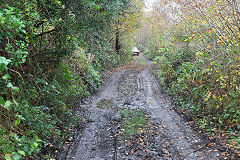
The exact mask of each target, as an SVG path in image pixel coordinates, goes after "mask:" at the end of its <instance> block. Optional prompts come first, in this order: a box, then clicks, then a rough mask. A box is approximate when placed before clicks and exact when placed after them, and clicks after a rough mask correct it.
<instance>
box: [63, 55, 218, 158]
mask: <svg viewBox="0 0 240 160" xmlns="http://www.w3.org/2000/svg"><path fill="white" fill-rule="evenodd" d="M142 58H143V57H142ZM135 61H137V59H135ZM139 65H140V64H139ZM139 67H141V66H139ZM150 68H151V63H150V62H148V63H147V67H145V69H144V70H143V71H139V69H136V68H135V69H125V70H121V71H118V72H115V73H113V74H112V75H111V76H110V78H109V80H108V81H107V82H106V83H105V85H104V86H103V88H102V89H101V90H100V91H99V93H98V94H97V95H96V96H93V97H92V98H91V101H92V102H91V103H90V104H88V105H84V107H85V109H86V110H87V112H88V115H89V116H88V118H89V122H88V123H87V124H86V127H85V129H84V130H83V132H82V134H79V135H78V137H77V138H76V140H75V142H74V144H73V145H72V147H71V149H70V151H69V153H68V155H67V157H66V159H68V160H71V159H76V160H154V159H155V160H161V159H166V160H167V159H168V160H172V159H173V160H179V159H186V160H200V159H203V160H217V159H221V158H220V156H219V155H221V152H220V151H219V150H217V149H216V148H214V147H213V146H212V145H211V144H209V143H207V142H206V141H205V140H204V139H203V138H201V137H199V136H198V134H196V132H194V131H193V130H192V129H191V126H190V125H189V124H188V123H186V122H185V121H184V120H183V118H182V117H181V116H179V115H178V114H177V113H176V112H175V111H174V110H173V107H174V106H172V105H171V101H170V100H169V98H167V96H165V95H164V94H163V93H162V92H161V88H160V87H159V85H158V81H157V80H156V79H155V77H154V76H153V75H152V73H151V71H150ZM104 100H107V102H112V103H111V104H110V105H111V107H108V108H101V107H100V108H99V107H98V105H99V104H100V102H103V101H104ZM123 108H126V109H134V110H142V111H144V113H145V114H146V115H147V117H148V124H147V126H146V128H145V129H144V131H143V132H142V133H140V134H139V135H136V136H134V137H131V138H129V137H126V136H124V134H123V129H122V128H121V118H120V117H119V115H118V114H117V111H118V110H119V109H123Z"/></svg>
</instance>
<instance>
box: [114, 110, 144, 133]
mask: <svg viewBox="0 0 240 160" xmlns="http://www.w3.org/2000/svg"><path fill="white" fill-rule="evenodd" d="M118 113H119V114H120V115H121V117H122V118H123V129H124V134H125V135H126V136H131V135H135V134H138V133H141V131H142V128H143V127H144V126H145V125H146V124H147V118H146V116H145V115H144V113H143V112H142V111H138V110H134V109H122V110H119V111H118Z"/></svg>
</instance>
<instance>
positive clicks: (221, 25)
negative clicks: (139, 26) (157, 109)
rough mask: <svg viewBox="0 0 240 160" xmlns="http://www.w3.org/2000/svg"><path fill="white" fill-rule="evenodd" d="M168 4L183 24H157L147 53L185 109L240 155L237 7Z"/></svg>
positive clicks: (176, 21) (201, 126)
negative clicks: (173, 8) (172, 7)
mask: <svg viewBox="0 0 240 160" xmlns="http://www.w3.org/2000/svg"><path fill="white" fill-rule="evenodd" d="M169 3H172V6H175V7H176V8H175V11H172V13H174V14H175V15H176V16H177V17H178V18H179V19H180V20H179V21H178V20H177V19H174V20H173V19H171V18H172V17H170V18H169V17H168V18H169V19H167V18H166V19H165V21H164V20H162V21H158V25H159V26H158V27H159V28H158V27H156V28H158V30H156V29H155V30H153V33H154V34H152V36H151V38H149V42H148V43H147V44H148V50H147V51H146V55H147V56H148V58H152V59H154V63H155V64H156V65H157V67H158V69H157V75H158V77H159V80H160V82H161V84H162V85H163V86H165V89H166V90H167V92H168V93H169V94H171V95H172V96H173V97H174V99H175V101H176V102H177V103H178V105H179V106H180V107H181V108H182V110H183V111H184V112H185V113H187V114H188V115H191V116H192V117H193V119H194V121H195V122H197V124H198V125H199V126H200V128H202V129H203V130H206V131H207V132H208V133H209V135H212V136H214V137H215V136H219V135H220V136H221V137H225V138H226V139H224V138H222V141H221V142H226V141H227V143H228V147H230V148H234V149H236V150H238V151H239V149H240V132H239V130H240V101H239V99H240V78H239V77H240V57H239V30H238V29H237V27H239V25H238V24H236V22H235V21H234V19H235V16H237V13H236V14H229V13H235V12H237V11H236V10H235V9H236V8H235V7H236V6H235V4H231V3H230V2H225V1H219V2H215V3H210V2H209V4H208V3H205V2H201V3H200V2H199V4H198V3H194V2H189V3H188V4H187V3H186V4H185V2H183V1H181V2H173V1H171V2H169ZM162 5H163V6H164V5H166V7H167V6H168V5H169V4H168V3H166V4H162ZM196 6H197V7H196ZM223 6H225V8H222V7H223ZM169 8H170V7H169ZM169 8H168V9H169ZM220 8H221V9H220ZM166 10H167V9H166ZM169 10H171V8H170V9H169ZM156 12H159V13H158V14H164V13H162V12H161V11H159V10H158V11H157V10H156ZM166 12H167V11H166ZM165 14H167V13H165ZM155 18H156V19H157V16H156V17H155ZM156 19H155V20H156ZM169 20H170V21H171V20H172V21H175V23H174V22H173V23H170V24H169ZM156 21H157V20H156ZM166 22H167V24H166ZM160 24H161V25H163V26H164V25H165V26H166V25H168V28H164V29H163V28H161V26H160ZM236 26H237V27H236ZM238 154H239V152H238Z"/></svg>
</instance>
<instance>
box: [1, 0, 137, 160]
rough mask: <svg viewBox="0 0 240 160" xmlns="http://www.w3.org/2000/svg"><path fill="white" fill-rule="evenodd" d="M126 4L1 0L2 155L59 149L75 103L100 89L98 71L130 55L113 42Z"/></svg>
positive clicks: (116, 0)
mask: <svg viewBox="0 0 240 160" xmlns="http://www.w3.org/2000/svg"><path fill="white" fill-rule="evenodd" d="M129 7H131V1H128V0H113V1H111V2H109V1H106V0H105V1H104V0H103V1H99V0H92V1H87V0H81V1H78V0H70V1H69V0H33V1H32V0H17V1H16V0H8V1H4V2H1V7H0V41H1V43H0V159H7V160H11V159H14V160H19V159H40V158H42V159H49V158H50V157H51V152H50V151H51V150H52V149H51V148H55V149H57V148H60V146H61V144H62V142H63V141H64V139H66V138H67V137H68V136H69V129H68V126H69V124H70V123H72V124H75V123H76V122H77V121H78V120H77V117H75V116H74V115H73V113H72V111H71V104H72V103H71V102H73V101H74V100H75V99H76V98H85V97H87V96H89V95H90V94H91V93H93V92H95V91H96V89H97V87H98V85H99V84H100V72H101V71H104V70H105V69H111V68H112V67H116V66H117V65H119V64H121V63H122V62H123V60H128V59H129V58H124V57H123V56H121V55H122V54H121V52H120V53H119V54H116V52H115V48H114V47H113V46H114V45H115V27H116V26H115V22H116V21H119V20H118V19H117V17H124V16H125V13H124V11H125V10H127V9H128V8H129ZM128 16H129V15H128ZM130 16H131V15H130ZM132 22H133V21H132ZM133 23H134V22H133ZM123 25H124V22H122V26H123ZM128 33H130V32H128ZM121 34H122V35H124V32H123V31H122V32H121ZM130 39H131V38H130ZM122 50H123V51H124V45H123V48H122ZM125 50H127V49H125ZM125 54H127V53H125ZM53 146H54V147H53ZM44 151H47V152H44Z"/></svg>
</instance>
